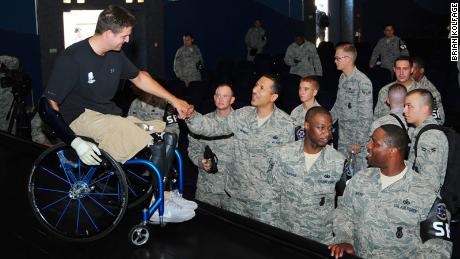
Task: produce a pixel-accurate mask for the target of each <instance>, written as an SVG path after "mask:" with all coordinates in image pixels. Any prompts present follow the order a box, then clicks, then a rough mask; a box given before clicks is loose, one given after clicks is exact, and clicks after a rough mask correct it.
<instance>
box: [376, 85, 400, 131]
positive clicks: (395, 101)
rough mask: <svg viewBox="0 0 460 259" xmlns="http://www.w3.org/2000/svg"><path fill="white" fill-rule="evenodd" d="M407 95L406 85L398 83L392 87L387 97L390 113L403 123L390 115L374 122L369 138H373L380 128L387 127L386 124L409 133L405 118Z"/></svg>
mask: <svg viewBox="0 0 460 259" xmlns="http://www.w3.org/2000/svg"><path fill="white" fill-rule="evenodd" d="M406 94H407V89H406V87H405V86H404V85H401V84H397V83H396V84H393V85H391V87H390V89H389V91H388V97H387V100H388V103H389V105H390V107H391V110H390V113H392V114H394V115H396V116H397V117H398V118H399V120H400V121H401V123H400V122H399V121H398V119H396V118H395V117H393V116H392V115H390V114H388V115H385V116H383V117H380V118H378V119H377V120H375V121H374V122H372V125H371V130H370V132H369V136H372V133H373V132H374V131H375V130H376V129H377V128H378V127H380V126H382V125H385V124H393V125H396V126H399V127H401V128H403V129H404V130H405V131H407V123H406V119H405V118H404V99H405V97H406ZM401 124H402V125H401Z"/></svg>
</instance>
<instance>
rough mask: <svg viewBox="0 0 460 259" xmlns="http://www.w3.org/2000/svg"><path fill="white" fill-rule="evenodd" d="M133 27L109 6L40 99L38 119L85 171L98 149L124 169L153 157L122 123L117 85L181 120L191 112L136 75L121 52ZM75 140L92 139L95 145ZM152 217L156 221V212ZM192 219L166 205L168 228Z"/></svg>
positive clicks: (148, 141)
mask: <svg viewBox="0 0 460 259" xmlns="http://www.w3.org/2000/svg"><path fill="white" fill-rule="evenodd" d="M135 21H136V19H135V17H134V16H133V15H132V14H131V13H129V12H128V11H127V10H126V9H124V8H122V7H119V6H114V5H110V6H109V7H108V8H106V9H105V10H103V11H102V12H101V13H100V15H99V17H98V21H97V24H96V31H95V34H94V35H93V36H92V37H89V38H87V39H85V40H82V41H80V42H77V43H75V44H73V45H71V46H69V47H68V48H66V49H65V50H64V51H63V52H62V53H60V55H59V56H58V58H57V59H56V63H55V65H54V68H53V70H52V72H51V76H50V79H49V81H48V85H47V87H46V89H45V91H44V93H43V97H42V98H41V99H40V102H39V112H40V116H41V117H42V119H43V120H44V121H45V122H46V123H47V124H48V125H49V126H50V127H51V128H52V129H53V130H54V131H55V132H56V135H57V136H58V137H59V138H60V139H61V140H62V141H64V142H65V143H66V144H68V145H70V146H71V147H72V148H73V149H75V151H76V152H77V154H78V156H79V158H80V160H81V161H82V162H83V163H84V164H86V165H90V166H93V165H99V163H100V162H101V158H100V157H99V156H100V155H101V153H100V150H99V148H101V149H103V150H104V151H106V152H107V153H109V154H110V155H111V156H112V157H113V158H114V159H115V160H116V161H118V162H120V163H122V164H123V163H124V162H125V161H127V160H128V159H130V158H132V157H133V156H134V155H136V154H137V153H138V152H139V151H141V150H142V149H144V148H146V147H148V148H149V149H150V150H151V151H152V153H154V152H153V151H154V147H155V145H154V143H153V138H152V136H151V135H150V134H149V132H147V131H145V130H144V129H141V128H140V127H139V126H138V125H136V123H135V122H134V121H131V120H129V119H128V118H124V117H121V113H122V111H121V109H120V108H119V107H118V106H116V104H115V103H114V102H113V101H112V99H113V97H114V95H115V94H116V92H117V90H118V85H119V81H120V79H129V80H130V81H131V82H132V83H133V85H134V86H136V87H137V88H139V89H140V90H142V91H144V92H147V93H149V94H152V95H156V96H158V97H160V98H163V99H166V100H167V101H168V102H169V103H171V104H172V105H173V106H174V107H175V108H176V109H177V110H178V112H179V115H180V116H182V117H184V116H186V115H187V114H188V113H189V112H190V110H192V109H193V107H191V106H190V105H189V104H188V103H187V102H185V101H183V100H180V99H178V98H176V97H175V96H173V95H172V94H170V93H169V92H168V91H166V90H165V89H164V88H163V87H162V86H161V85H159V84H158V83H157V82H156V81H155V80H154V79H153V78H152V77H151V76H150V75H149V74H148V73H147V72H145V71H139V69H138V68H137V67H136V66H134V64H132V63H131V61H129V59H128V58H127V57H126V56H125V54H124V53H123V51H122V50H121V48H122V46H123V44H124V43H126V42H129V37H130V35H131V31H132V29H133V26H134V25H135ZM61 112H62V114H61ZM77 136H82V137H87V138H91V139H93V140H94V141H95V142H96V143H97V144H98V145H96V144H94V143H92V142H89V141H86V140H83V138H81V137H77ZM127 136H129V137H127ZM155 215H156V218H157V219H158V213H157V212H156V214H154V215H153V217H155ZM194 215H195V213H194V212H193V210H185V209H182V208H181V207H179V206H178V205H177V204H175V203H174V202H165V214H164V216H165V221H166V222H180V221H185V220H189V219H191V218H193V216H194Z"/></svg>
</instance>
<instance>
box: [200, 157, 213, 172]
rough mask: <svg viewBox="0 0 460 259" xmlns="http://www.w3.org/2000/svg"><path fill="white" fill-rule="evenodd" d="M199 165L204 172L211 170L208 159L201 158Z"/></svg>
mask: <svg viewBox="0 0 460 259" xmlns="http://www.w3.org/2000/svg"><path fill="white" fill-rule="evenodd" d="M201 166H202V167H203V169H204V170H205V171H206V172H208V173H209V172H210V171H211V163H209V159H201Z"/></svg>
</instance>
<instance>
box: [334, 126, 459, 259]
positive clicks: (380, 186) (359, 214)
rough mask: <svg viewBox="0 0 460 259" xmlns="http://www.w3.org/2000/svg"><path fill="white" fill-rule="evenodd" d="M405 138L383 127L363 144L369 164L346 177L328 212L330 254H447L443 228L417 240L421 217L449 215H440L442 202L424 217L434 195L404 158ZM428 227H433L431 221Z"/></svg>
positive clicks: (398, 131)
mask: <svg viewBox="0 0 460 259" xmlns="http://www.w3.org/2000/svg"><path fill="white" fill-rule="evenodd" d="M408 142H409V139H408V137H407V134H406V132H405V131H404V130H403V129H401V127H398V126H396V125H391V124H387V125H383V126H381V127H379V128H377V129H376V130H375V131H374V132H373V134H372V138H371V140H370V141H369V143H368V144H367V149H368V153H369V155H368V157H367V158H368V161H369V164H370V165H371V167H370V168H367V169H365V170H363V171H360V172H359V173H358V174H356V175H355V176H354V177H353V178H352V179H351V180H350V182H349V183H348V184H347V187H346V188H345V192H344V195H343V197H342V199H340V200H339V205H338V207H337V209H336V210H335V212H334V223H333V224H334V233H335V243H334V244H331V245H329V246H328V248H329V249H330V250H331V256H335V258H339V257H342V256H343V254H344V253H349V254H356V255H357V256H359V257H361V258H395V259H397V258H446V259H447V258H450V256H451V253H452V242H450V241H447V240H444V239H441V237H442V236H443V235H444V236H445V233H446V230H444V229H442V230H443V231H444V234H442V235H440V236H441V237H440V236H438V234H439V233H438V232H436V237H434V236H433V235H431V236H429V238H428V239H427V240H425V239H424V241H422V235H421V232H422V231H423V234H427V233H426V231H424V230H422V228H421V223H422V221H425V220H426V219H431V218H430V217H435V218H436V217H437V216H439V217H447V219H446V221H447V220H449V219H448V218H450V216H449V215H448V214H444V213H446V211H445V206H444V207H442V206H438V207H437V208H438V211H437V212H434V213H435V215H430V214H431V213H432V206H433V204H434V203H435V202H437V200H436V199H437V197H436V194H435V193H434V192H432V191H431V187H430V184H429V183H428V182H427V181H426V180H425V178H424V177H423V175H420V174H418V173H416V172H415V171H414V170H412V169H411V166H410V164H406V163H405V162H404V157H405V153H406V150H407V149H406V147H407V145H408ZM437 221H439V219H437ZM430 228H431V229H430V230H433V231H434V230H437V229H436V228H435V226H434V225H433V226H432V225H431V224H430ZM438 228H439V226H438ZM447 228H449V226H447ZM447 231H449V230H448V229H447ZM447 236H449V235H448V234H447Z"/></svg>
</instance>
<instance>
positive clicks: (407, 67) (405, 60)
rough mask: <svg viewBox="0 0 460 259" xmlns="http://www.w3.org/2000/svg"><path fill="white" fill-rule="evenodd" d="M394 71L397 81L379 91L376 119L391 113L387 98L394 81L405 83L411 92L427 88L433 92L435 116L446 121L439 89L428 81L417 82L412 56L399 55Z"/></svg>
mask: <svg viewBox="0 0 460 259" xmlns="http://www.w3.org/2000/svg"><path fill="white" fill-rule="evenodd" d="M394 66H395V67H394V72H395V74H396V81H395V82H391V83H389V84H387V85H385V86H384V87H382V89H380V91H379V97H378V100H377V104H376V105H375V109H374V120H375V119H378V118H380V117H383V116H385V115H387V114H389V113H390V108H389V106H388V105H387V103H386V98H387V96H388V89H389V88H390V86H391V85H393V84H394V83H399V84H403V85H404V86H405V87H406V88H407V92H410V91H412V90H415V89H426V90H428V91H430V92H431V94H432V95H433V96H434V97H435V101H436V104H435V107H433V108H435V112H433V117H434V118H435V119H437V120H438V124H442V123H444V120H445V116H444V108H443V106H442V102H441V94H440V93H439V91H438V90H437V89H436V87H434V86H433V85H432V84H428V83H427V82H422V81H421V83H417V82H416V81H415V80H414V79H413V78H412V77H411V73H412V72H413V71H414V70H413V63H412V59H411V58H410V57H407V56H406V57H404V56H402V57H399V58H397V59H396V60H395V64H394Z"/></svg>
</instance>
